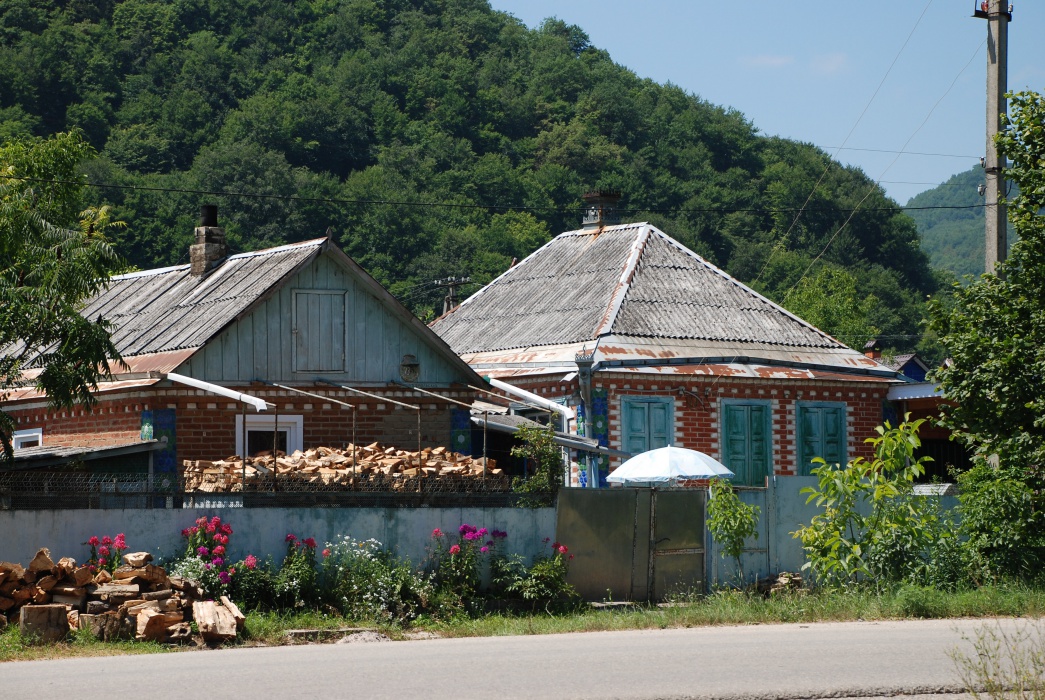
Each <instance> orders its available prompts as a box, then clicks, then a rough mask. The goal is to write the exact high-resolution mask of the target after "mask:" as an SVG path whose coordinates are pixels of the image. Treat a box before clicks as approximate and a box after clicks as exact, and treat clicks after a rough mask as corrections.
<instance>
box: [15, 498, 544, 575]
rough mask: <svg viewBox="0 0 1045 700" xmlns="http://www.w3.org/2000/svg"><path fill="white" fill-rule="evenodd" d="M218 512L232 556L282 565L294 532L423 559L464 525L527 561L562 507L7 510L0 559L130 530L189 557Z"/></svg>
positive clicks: (60, 551) (74, 550)
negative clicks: (363, 542) (498, 535)
mask: <svg viewBox="0 0 1045 700" xmlns="http://www.w3.org/2000/svg"><path fill="white" fill-rule="evenodd" d="M213 515H217V516H219V517H221V518H222V520H225V521H227V522H229V523H231V525H232V528H233V531H234V532H233V534H232V537H231V542H230V543H229V549H230V554H231V556H232V558H233V559H235V560H237V561H238V560H240V559H242V558H243V557H245V556H246V555H247V554H248V553H249V554H254V555H255V556H258V557H265V556H269V555H271V556H272V557H273V558H274V559H275V561H276V562H277V563H278V562H280V561H282V558H283V555H284V553H285V552H286V545H285V544H284V538H285V537H286V535H287V533H294V534H295V535H297V536H298V537H302V538H304V537H314V538H315V539H316V541H317V542H318V543H320V544H321V545H322V544H323V543H325V542H329V541H333V540H334V539H335V538H337V537H338V536H343V535H351V536H352V537H355V538H356V539H369V538H371V537H373V538H374V539H376V540H378V541H380V542H381V543H382V544H384V545H385V546H386V547H389V548H393V549H395V550H396V551H397V552H398V553H399V555H400V556H402V557H405V558H408V559H410V561H412V562H414V563H415V564H419V563H420V562H422V561H423V560H424V558H425V556H426V551H425V547H426V546H427V545H428V544H429V542H430V541H431V534H432V530H433V529H434V528H437V527H438V528H441V529H442V530H444V531H448V532H450V531H456V529H457V528H458V527H459V526H460V525H461V524H462V523H469V524H472V525H475V526H477V527H486V528H489V529H491V530H492V529H494V528H497V529H499V530H504V531H505V532H507V533H508V538H507V539H506V540H505V542H506V546H507V550H508V551H509V552H514V553H518V554H521V555H522V556H524V557H526V558H527V559H529V558H532V557H533V556H534V555H536V554H540V553H543V552H544V551H545V550H546V549H547V548H548V545H546V544H545V543H544V538H545V537H554V536H555V509H554V508H537V509H530V508H247V509H244V508H209V509H208V508H185V509H176V510H41V511H28V510H26V511H0V533H4V536H2V537H0V561H13V562H20V563H22V564H27V563H28V562H29V561H30V560H31V559H32V558H33V555H34V554H36V551H37V549H39V548H40V547H47V548H48V549H50V550H51V555H52V557H53V558H55V559H57V558H58V557H65V556H71V557H73V558H74V559H76V560H77V561H80V562H83V561H85V560H86V559H87V557H88V556H89V554H90V549H89V548H88V547H87V546H86V545H85V544H83V543H84V542H86V540H87V539H88V538H89V537H90V536H91V535H97V536H99V537H101V536H103V535H110V536H113V535H116V534H117V533H120V532H122V533H124V535H126V538H127V544H128V545H129V547H130V549H131V551H149V552H152V553H153V554H154V555H156V556H157V557H171V556H173V555H178V554H181V552H182V549H183V545H182V542H183V540H182V538H181V531H182V530H183V529H184V528H187V527H190V526H191V525H192V524H193V523H194V522H195V520H196V519H197V518H199V517H200V516H207V517H210V516H213Z"/></svg>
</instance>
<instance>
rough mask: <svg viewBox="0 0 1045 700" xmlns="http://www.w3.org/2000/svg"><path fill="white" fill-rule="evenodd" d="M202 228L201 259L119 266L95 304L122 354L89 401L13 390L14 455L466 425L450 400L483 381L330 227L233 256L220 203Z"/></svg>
mask: <svg viewBox="0 0 1045 700" xmlns="http://www.w3.org/2000/svg"><path fill="white" fill-rule="evenodd" d="M195 240H196V242H195V244H193V245H192V246H191V247H190V251H189V258H190V263H189V264H183V265H176V266H173V267H166V268H162V269H156V270H145V271H142V272H133V273H130V274H125V275H120V276H117V277H114V278H113V279H112V280H111V282H110V284H109V286H108V288H107V289H106V290H105V291H104V292H102V293H100V294H98V295H97V296H96V297H95V298H93V299H91V300H90V301H89V303H88V304H87V305H86V307H85V308H84V309H83V312H82V313H83V314H84V315H85V316H87V317H89V318H96V317H98V316H101V317H103V318H105V319H106V320H108V321H110V322H111V323H112V324H113V325H114V326H115V331H114V333H113V336H112V337H113V342H114V344H115V345H116V347H117V349H118V350H119V352H120V353H121V355H122V357H123V362H124V366H122V367H114V372H115V374H114V376H113V377H112V378H111V380H108V381H104V382H101V383H99V385H98V389H97V391H96V392H94V393H95V396H96V397H97V400H98V403H97V405H96V406H95V407H94V408H93V409H88V408H85V407H80V406H77V407H74V408H71V409H62V410H59V411H53V410H51V409H49V408H48V406H47V401H46V397H45V396H42V395H40V393H39V392H38V391H37V390H36V389H35V388H33V387H32V386H26V387H23V388H21V389H17V390H15V391H13V392H11V393H10V394H9V395H8V396H7V397H6V399H5V401H4V403H3V404H2V408H3V410H4V411H5V412H7V413H8V414H9V415H11V416H12V417H13V418H14V419H15V421H16V425H17V431H16V433H15V435H14V439H15V447H16V448H21V449H20V450H17V451H16V462H17V460H18V453H19V452H23V453H24V456H25V458H26V459H27V460H29V462H31V461H32V460H30V459H29V458H32V459H35V460H36V461H40V459H41V458H43V457H45V456H46V455H47V454H50V453H51V452H54V450H53V448H55V447H58V446H62V447H80V448H90V451H91V452H92V453H96V452H98V453H102V454H106V451H108V452H109V453H112V451H113V450H114V449H115V450H116V453H118V454H119V455H120V456H121V457H124V458H126V457H127V455H129V454H131V453H134V452H135V451H136V449H137V450H138V451H141V452H145V451H149V452H151V453H152V458H153V461H154V462H155V464H154V467H155V469H156V470H157V471H158V472H174V471H175V470H176V468H177V465H179V464H181V461H182V460H184V459H221V458H224V457H227V456H229V455H242V454H244V452H246V453H248V454H253V453H255V452H258V451H261V450H265V449H269V450H271V449H272V448H273V446H274V445H275V446H278V449H280V450H285V451H288V452H291V451H294V450H296V449H305V448H309V447H314V446H320V445H330V446H340V445H342V444H344V443H347V442H349V441H351V440H352V438H353V432H352V431H353V429H354V430H355V442H356V443H357V444H366V443H369V442H372V441H380V442H382V443H385V444H389V445H394V446H400V447H404V448H410V449H417V446H418V442H419V441H420V442H422V443H424V444H425V445H428V446H437V445H443V446H450V445H451V444H454V438H455V437H460V438H461V439H462V440H464V439H466V438H467V437H468V436H469V435H470V428H469V421H468V411H467V409H464V410H461V409H459V408H455V404H453V403H451V402H449V401H443V400H440V398H438V397H442V396H445V397H447V398H452V399H457V400H459V401H463V402H465V403H466V404H467V403H470V402H471V401H472V399H473V398H474V392H473V391H472V390H471V389H468V388H467V387H468V385H469V384H470V385H473V386H476V385H479V384H480V383H481V379H480V378H479V377H478V376H477V375H476V373H475V372H474V371H473V370H472V369H471V368H470V367H469V366H468V365H467V364H465V363H464V362H463V361H462V360H461V359H460V358H459V357H458V356H457V355H455V354H454V353H453V351H452V350H451V349H450V348H449V346H447V345H446V343H445V342H443V341H442V340H441V339H440V338H439V337H438V336H437V335H435V334H434V333H433V332H432V331H431V330H429V328H428V327H427V326H425V325H424V324H423V323H421V322H420V321H419V320H418V319H417V318H416V317H414V316H413V314H411V313H410V312H409V311H408V310H407V309H406V308H405V307H403V306H402V304H400V303H399V302H398V301H396V299H395V298H393V297H392V296H391V294H389V293H388V292H387V291H386V290H385V289H384V288H382V287H381V285H380V284H378V283H377V282H376V281H375V280H374V279H373V278H372V277H370V275H368V274H367V273H366V272H365V271H364V270H363V269H362V268H361V267H360V266H359V265H358V264H356V263H355V262H354V261H353V260H352V259H351V258H349V257H348V256H347V255H345V253H343V252H342V251H341V250H340V249H339V248H338V247H337V246H336V245H334V243H333V242H332V241H331V240H330V239H329V238H318V239H315V240H310V241H304V242H301V243H294V244H290V245H284V246H280V247H277V248H271V249H268V250H259V251H255V252H250V253H241V254H237V255H228V251H227V248H226V245H225V236H224V232H223V230H222V229H221V228H220V227H218V225H217V211H216V208H214V207H209V206H208V207H204V208H203V214H202V217H201V222H200V226H199V227H198V228H196V230H195ZM276 385H281V386H276ZM407 385H414V386H418V387H423V388H424V389H425V390H427V391H428V392H431V393H430V394H421V393H418V392H414V391H412V390H411V388H410V386H407ZM303 392H307V393H303ZM364 392H365V393H364ZM436 395H437V396H436ZM415 406H416V407H418V408H417V409H416V410H415V409H414V407H415ZM353 411H354V412H355V413H356V420H355V421H353V420H352V418H351V414H352V412H353ZM418 414H419V415H420V419H418ZM419 424H420V435H419V428H418V425H419ZM455 425H456V427H455ZM353 426H354V427H353ZM455 431H456V432H455ZM458 443H460V440H458ZM136 446H137V447H136ZM454 446H455V448H461V447H465V448H466V449H465V450H464V451H467V445H461V444H455V445H454ZM44 448H50V451H48V449H44ZM59 452H61V451H59ZM45 453H46V454H45ZM75 454H77V455H79V457H78V458H80V459H83V458H84V455H85V453H84V451H83V450H79V451H75ZM114 454H115V453H114ZM88 456H90V455H88ZM96 461H97V460H96Z"/></svg>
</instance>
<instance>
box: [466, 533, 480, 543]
mask: <svg viewBox="0 0 1045 700" xmlns="http://www.w3.org/2000/svg"><path fill="white" fill-rule="evenodd" d="M464 539H466V540H468V541H469V542H471V541H472V540H477V539H479V534H478V533H475V532H466V533H464Z"/></svg>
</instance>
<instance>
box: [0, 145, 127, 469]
mask: <svg viewBox="0 0 1045 700" xmlns="http://www.w3.org/2000/svg"><path fill="white" fill-rule="evenodd" d="M91 155H92V150H91V147H90V146H89V145H88V144H87V142H86V141H85V140H84V139H83V137H82V136H80V135H79V134H77V133H63V134H57V135H55V136H53V137H51V138H49V139H46V140H43V139H27V140H22V141H14V142H11V143H9V144H6V145H4V146H2V147H0V348H2V350H0V400H2V399H3V398H4V397H5V396H6V395H7V394H8V393H9V392H10V390H11V389H12V388H14V387H15V386H16V385H18V384H20V383H22V382H29V383H31V384H33V385H35V386H36V387H37V388H38V389H40V390H42V391H44V392H46V393H47V397H48V401H49V402H50V404H51V405H52V406H54V407H62V406H69V405H71V404H73V403H81V404H85V405H88V406H89V405H92V404H93V403H94V396H93V395H92V394H91V390H92V389H93V388H96V386H97V384H96V382H97V380H98V379H99V378H100V377H102V376H108V375H110V374H111V371H110V367H111V363H112V362H114V361H119V359H120V358H119V353H118V352H117V351H116V348H115V346H114V345H113V343H112V341H111V340H110V338H109V332H110V327H109V324H108V323H106V322H105V321H102V320H101V319H100V318H99V319H97V320H91V319H87V318H84V317H83V316H81V315H80V313H79V311H80V309H81V308H82V305H83V303H84V301H85V300H87V299H89V298H90V297H92V296H94V295H95V294H96V293H98V292H99V291H100V290H102V289H103V288H104V287H105V285H106V283H107V281H108V278H109V277H110V275H111V274H112V273H113V272H114V271H116V270H117V269H118V267H119V266H120V260H119V258H118V257H117V255H116V253H115V252H114V251H113V250H112V248H111V247H110V245H109V243H108V242H107V241H106V239H105V235H104V234H105V232H106V230H107V229H109V228H112V227H114V226H117V225H118V224H117V223H116V222H113V221H111V219H110V216H109V211H108V210H107V209H106V208H104V207H103V208H98V209H93V208H87V209H83V210H81V207H82V201H81V197H82V189H83V186H82V184H81V183H82V177H81V176H78V175H77V166H78V165H79V164H80V163H81V162H82V161H83V160H85V159H86V158H89V157H90V156H91ZM13 429H14V425H13V422H12V420H11V418H10V416H8V415H7V414H6V413H4V412H2V411H0V442H2V445H3V447H2V450H0V452H2V454H0V461H4V460H7V459H9V458H10V456H11V439H10V435H11V432H12V431H13Z"/></svg>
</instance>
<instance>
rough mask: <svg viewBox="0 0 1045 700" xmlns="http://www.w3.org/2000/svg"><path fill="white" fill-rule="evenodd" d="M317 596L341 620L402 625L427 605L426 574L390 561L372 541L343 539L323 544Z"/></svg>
mask: <svg viewBox="0 0 1045 700" xmlns="http://www.w3.org/2000/svg"><path fill="white" fill-rule="evenodd" d="M319 588H320V595H321V597H322V599H323V601H324V602H326V603H327V604H328V605H330V606H332V607H334V608H336V609H337V610H338V611H339V612H340V613H341V614H342V615H344V616H345V617H348V618H351V619H356V620H375V621H378V622H384V623H394V624H403V623H407V622H410V621H412V620H414V619H416V618H417V617H418V616H419V615H421V614H422V613H423V612H425V611H427V610H429V609H430V608H431V607H432V604H433V594H434V592H435V587H434V585H433V583H432V579H431V577H430V576H429V575H427V574H425V573H424V572H422V571H416V570H414V568H413V567H412V566H411V565H410V564H409V563H408V562H404V561H401V560H399V559H396V558H395V557H394V556H392V554H391V553H389V552H387V551H385V550H383V549H382V547H381V543H380V542H378V541H377V540H374V539H369V540H356V539H354V538H352V537H349V536H345V537H342V538H341V539H339V540H338V541H336V542H333V543H329V542H328V543H327V545H326V548H325V549H324V550H323V562H322V565H321V567H320V570H319Z"/></svg>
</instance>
